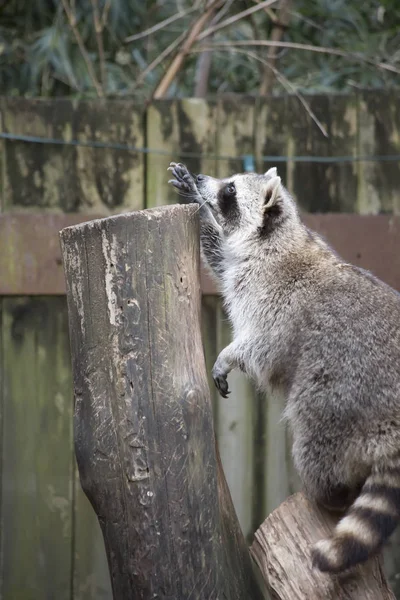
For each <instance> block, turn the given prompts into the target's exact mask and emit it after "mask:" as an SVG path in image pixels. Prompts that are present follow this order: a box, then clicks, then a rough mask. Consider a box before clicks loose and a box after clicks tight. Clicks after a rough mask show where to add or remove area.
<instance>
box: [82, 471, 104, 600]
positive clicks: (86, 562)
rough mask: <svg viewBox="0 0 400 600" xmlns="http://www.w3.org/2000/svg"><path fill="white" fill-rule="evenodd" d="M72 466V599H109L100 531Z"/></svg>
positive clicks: (102, 540)
mask: <svg viewBox="0 0 400 600" xmlns="http://www.w3.org/2000/svg"><path fill="white" fill-rule="evenodd" d="M74 466H75V472H74V505H73V506H74V518H73V527H74V528H73V557H72V590H73V594H72V600H112V590H111V581H110V573H109V571H108V564H107V555H106V550H105V547H104V539H103V535H102V533H101V528H100V525H99V521H98V519H97V517H96V514H95V513H94V511H93V508H92V506H91V504H90V502H89V500H88V499H87V497H86V496H85V494H84V492H83V490H82V486H81V484H80V481H79V472H78V467H77V466H76V465H74Z"/></svg>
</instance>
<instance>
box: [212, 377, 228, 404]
mask: <svg viewBox="0 0 400 600" xmlns="http://www.w3.org/2000/svg"><path fill="white" fill-rule="evenodd" d="M213 379H214V383H215V385H216V388H217V390H218V391H219V393H220V394H221V396H222V397H223V398H227V397H228V394H230V391H229V386H228V379H227V375H225V374H224V373H220V374H216V373H214V372H213Z"/></svg>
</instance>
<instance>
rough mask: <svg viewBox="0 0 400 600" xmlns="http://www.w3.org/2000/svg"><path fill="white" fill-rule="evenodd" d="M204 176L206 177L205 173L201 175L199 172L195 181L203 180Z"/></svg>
mask: <svg viewBox="0 0 400 600" xmlns="http://www.w3.org/2000/svg"><path fill="white" fill-rule="evenodd" d="M206 177H207V175H202V174H201V173H200V175H197V177H196V182H197V183H200V181H204V180H205V178H206Z"/></svg>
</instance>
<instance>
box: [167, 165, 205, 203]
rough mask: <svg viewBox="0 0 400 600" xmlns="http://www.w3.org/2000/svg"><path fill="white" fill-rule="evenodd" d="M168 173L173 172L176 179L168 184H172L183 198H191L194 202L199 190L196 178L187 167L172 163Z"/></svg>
mask: <svg viewBox="0 0 400 600" xmlns="http://www.w3.org/2000/svg"><path fill="white" fill-rule="evenodd" d="M168 171H172V174H173V176H174V177H175V179H170V180H169V181H168V183H171V184H172V185H173V186H174V187H175V188H176V189H177V190H179V191H180V192H181V193H182V195H183V196H185V197H186V198H188V197H189V198H190V200H191V201H192V202H193V201H194V200H195V199H196V196H197V193H198V192H197V188H196V182H195V180H194V177H193V175H192V174H191V173H189V171H188V170H187V167H186V166H185V165H183V164H182V163H174V162H172V163H170V165H169V167H168Z"/></svg>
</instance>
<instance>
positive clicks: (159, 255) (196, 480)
mask: <svg viewBox="0 0 400 600" xmlns="http://www.w3.org/2000/svg"><path fill="white" fill-rule="evenodd" d="M195 212H196V208H195V207H193V206H169V207H163V208H158V209H153V210H146V211H138V212H135V213H130V214H123V215H119V216H116V217H109V218H106V219H101V220H97V221H91V222H89V223H84V224H81V225H77V226H74V227H69V228H66V229H64V230H63V231H62V232H61V242H62V250H63V260H64V268H65V274H66V281H67V299H68V313H69V323H70V338H71V353H72V364H73V376H74V390H75V416H74V431H75V451H76V457H77V461H78V467H79V472H80V478H81V483H82V487H83V489H84V491H85V493H86V495H87V496H88V498H89V500H90V502H91V503H92V505H93V508H94V510H95V512H96V514H97V516H98V519H99V522H100V525H101V528H102V532H103V536H104V541H105V546H106V551H107V556H108V562H109V568H110V574H111V581H112V588H113V595H114V599H115V600H132V599H133V600H147V599H148V600H150V599H154V598H165V599H167V598H169V599H170V600H195V599H199V600H204V599H207V600H208V599H215V600H217V599H222V598H227V599H231V600H237V599H238V598H246V599H257V600H261V599H262V598H263V594H262V592H261V591H260V587H259V586H258V584H257V583H256V578H255V576H254V573H253V571H252V563H251V558H250V554H249V552H248V549H247V547H246V544H245V541H244V539H243V536H242V534H241V532H240V528H239V525H238V522H237V518H236V515H235V512H234V509H233V506H232V502H231V499H230V495H229V491H228V489H227V486H226V482H225V478H224V475H223V472H222V469H221V468H220V465H219V462H218V460H217V455H216V450H215V444H214V432H213V423H212V410H211V403H210V394H209V390H208V385H207V377H206V370H205V363H204V356H203V350H202V342H201V334H200V284H199V231H198V216H197V215H195Z"/></svg>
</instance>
